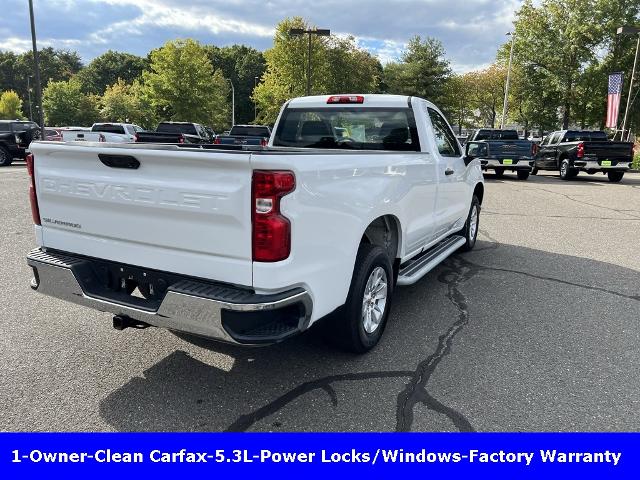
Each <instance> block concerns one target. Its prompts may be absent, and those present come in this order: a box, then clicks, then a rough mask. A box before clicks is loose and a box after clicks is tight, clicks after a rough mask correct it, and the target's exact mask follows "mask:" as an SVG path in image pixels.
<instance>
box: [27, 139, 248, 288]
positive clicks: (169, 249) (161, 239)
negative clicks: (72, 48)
mask: <svg viewBox="0 0 640 480" xmlns="http://www.w3.org/2000/svg"><path fill="white" fill-rule="evenodd" d="M31 150H32V152H33V154H34V157H35V162H34V163H35V178H36V182H37V189H36V190H37V197H38V204H39V207H40V217H41V220H42V242H43V246H44V247H48V248H53V249H58V250H63V251H67V252H72V253H77V254H81V255H87V256H91V257H96V258H101V259H106V260H112V261H116V262H121V263H125V264H129V265H136V266H141V267H145V268H152V269H157V270H163V271H169V272H174V273H180V274H184V275H191V276H195V277H202V278H208V279H215V280H219V281H222V282H229V283H234V284H238V285H251V283H252V265H251V216H250V213H251V209H250V205H249V204H250V201H251V165H250V154H249V153H245V152H219V151H186V150H184V149H178V148H177V147H166V148H158V147H156V148H153V149H152V148H146V146H144V145H139V146H124V147H118V146H110V147H105V146H104V145H98V144H89V143H87V144H83V143H79V144H73V145H69V144H67V145H65V144H58V145H55V144H52V143H34V144H33V145H32V148H31ZM99 154H102V156H103V157H102V158H103V160H104V159H106V163H108V164H111V165H112V166H108V165H106V164H104V163H103V161H101V159H100V158H99V156H98V155H99ZM105 155H111V156H115V157H116V158H120V159H122V158H123V157H126V156H129V157H133V158H134V159H135V160H137V161H138V162H139V167H138V168H121V166H120V165H118V164H117V163H113V161H110V160H109V157H105ZM111 158H113V157H111ZM113 165H117V166H115V167H114V166H113Z"/></svg>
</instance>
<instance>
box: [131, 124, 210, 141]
mask: <svg viewBox="0 0 640 480" xmlns="http://www.w3.org/2000/svg"><path fill="white" fill-rule="evenodd" d="M208 130H209V131H208ZM212 134H213V135H215V134H214V133H213V131H212V130H211V129H207V128H206V127H204V126H202V125H200V124H199V123H189V122H160V123H159V124H158V128H156V130H155V132H138V133H137V134H136V137H135V140H136V142H142V143H213V140H214V138H213V137H212Z"/></svg>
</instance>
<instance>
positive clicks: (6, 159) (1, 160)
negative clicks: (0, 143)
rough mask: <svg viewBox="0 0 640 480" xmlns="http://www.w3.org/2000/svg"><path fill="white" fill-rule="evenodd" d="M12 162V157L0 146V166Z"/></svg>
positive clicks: (6, 165)
mask: <svg viewBox="0 0 640 480" xmlns="http://www.w3.org/2000/svg"><path fill="white" fill-rule="evenodd" d="M11 162H13V157H12V156H11V154H10V153H9V150H7V149H6V148H4V147H0V167H8V166H9V165H11Z"/></svg>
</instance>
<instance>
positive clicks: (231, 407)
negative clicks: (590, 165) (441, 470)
mask: <svg viewBox="0 0 640 480" xmlns="http://www.w3.org/2000/svg"><path fill="white" fill-rule="evenodd" d="M639 285H640V274H639V272H638V271H635V270H631V269H627V268H623V267H620V266H616V265H612V264H607V263H603V262H598V261H593V260H588V259H583V258H578V257H572V256H566V255H558V254H552V253H548V252H543V251H538V250H533V249H529V248H523V247H518V246H512V245H501V244H495V243H489V242H482V241H479V242H478V245H477V247H476V250H474V251H473V252H471V253H469V254H463V255H455V256H454V257H452V258H450V259H449V260H447V261H446V262H445V263H444V264H443V265H441V266H440V267H438V268H437V269H436V270H435V271H434V272H431V273H430V274H429V275H428V276H427V277H426V278H424V279H423V280H422V281H420V282H419V283H418V284H416V285H414V286H412V287H406V288H401V289H399V290H398V291H397V292H396V297H395V304H394V309H393V312H392V316H391V318H390V322H389V325H388V327H387V331H386V332H385V336H384V337H383V340H382V342H381V344H380V345H379V346H378V347H377V348H376V349H374V350H373V351H372V352H370V353H369V354H368V355H364V356H355V355H350V354H346V353H343V352H340V351H336V350H335V349H333V348H332V347H330V346H328V345H326V344H325V342H324V341H323V340H321V339H320V336H319V335H317V332H315V331H314V329H312V330H311V331H310V332H308V333H306V334H304V335H301V336H299V337H297V338H295V339H292V340H291V341H288V342H285V343H283V344H280V345H275V346H272V347H264V348H240V347H234V346H227V345H222V344H216V343H211V342H208V341H205V340H202V339H197V338H196V339H191V340H193V343H195V344H196V345H198V346H199V347H200V348H201V349H202V352H203V355H204V357H203V358H205V359H204V360H203V358H200V357H199V358H194V357H193V356H192V355H191V354H189V353H187V352H185V351H181V350H177V351H175V352H174V353H172V354H170V355H168V356H167V357H165V358H163V359H162V360H161V361H159V362H158V363H156V364H155V365H153V366H152V367H151V368H149V369H147V370H146V371H145V372H144V376H143V377H135V378H132V379H130V380H129V381H128V382H127V383H126V384H124V385H122V387H120V388H118V389H117V390H115V391H113V392H112V393H110V394H109V395H108V396H107V397H106V398H104V399H102V400H101V402H100V413H101V416H102V417H103V419H104V420H105V421H106V422H107V423H108V424H109V425H111V426H112V427H113V428H115V429H116V430H120V431H141V430H151V431H167V430H169V431H176V430H177V431H218V430H240V431H243V430H251V429H259V430H278V429H281V430H411V429H414V430H431V429H451V430H503V429H508V430H531V429H533V430H547V429H550V430H554V429H555V430H567V429H569V430H570V429H580V428H581V427H583V428H587V429H591V430H594V429H595V430H598V429H605V430H606V429H616V428H622V429H625V428H626V429H629V428H631V427H630V426H629V424H628V423H627V424H624V423H623V424H619V423H617V420H620V421H622V420H623V417H624V416H625V415H626V414H625V409H626V408H631V409H632V410H633V409H636V408H637V407H633V405H634V404H636V403H637V391H638V388H639V386H640V385H639V384H638V379H637V375H634V374H633V373H632V372H637V371H640V359H639V357H638V355H637V351H638V348H639V347H640V327H639V326H638V324H637V318H638V317H639V316H640V304H639V303H638V302H639V300H640V293H639V290H638V288H639ZM633 318H635V320H633ZM189 348H190V349H193V347H191V346H189ZM185 349H187V344H185ZM211 351H215V352H219V353H222V354H225V355H228V356H230V357H231V359H232V366H230V368H229V369H228V371H226V370H224V369H221V368H218V367H216V366H211V365H209V364H208V363H207V362H206V354H210V353H211ZM630 353H633V355H630ZM604 378H606V379H607V382H604V383H603V379H604ZM616 385H618V386H619V387H616ZM625 385H626V386H625ZM627 406H628V407H627ZM372 410H373V412H372ZM372 413H374V415H375V418H372ZM603 416H604V417H606V418H609V420H608V421H606V422H604V423H603V421H602V418H601V417H603ZM565 417H566V422H567V423H563V422H565ZM617 417H620V418H619V419H617ZM611 418H613V420H612V419H611ZM559 419H561V420H559ZM581 422H583V423H581ZM636 423H637V422H636ZM619 425H627V426H626V427H620V426H619ZM589 427H590V428H589ZM638 428H640V425H638Z"/></svg>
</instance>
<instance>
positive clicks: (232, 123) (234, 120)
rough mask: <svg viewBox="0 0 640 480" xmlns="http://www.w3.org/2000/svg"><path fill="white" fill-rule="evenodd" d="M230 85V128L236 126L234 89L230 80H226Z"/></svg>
mask: <svg viewBox="0 0 640 480" xmlns="http://www.w3.org/2000/svg"><path fill="white" fill-rule="evenodd" d="M227 80H228V81H229V83H230V84H231V127H233V126H234V125H235V124H236V89H235V87H234V86H233V82H232V81H231V79H230V78H227Z"/></svg>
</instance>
